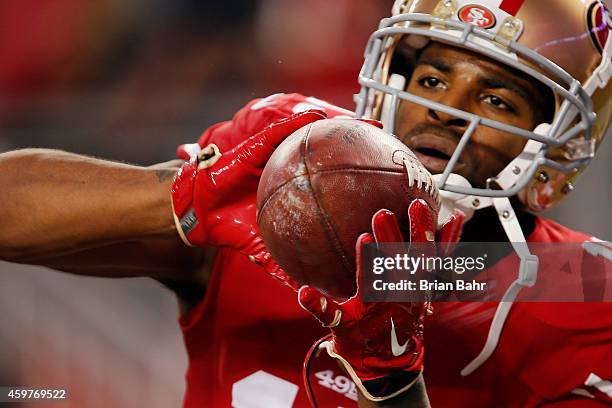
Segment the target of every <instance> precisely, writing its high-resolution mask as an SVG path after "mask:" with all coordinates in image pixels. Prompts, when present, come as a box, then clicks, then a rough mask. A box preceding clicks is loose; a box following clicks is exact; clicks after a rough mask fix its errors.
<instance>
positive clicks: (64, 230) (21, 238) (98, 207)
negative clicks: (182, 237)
mask: <svg viewBox="0 0 612 408" xmlns="http://www.w3.org/2000/svg"><path fill="white" fill-rule="evenodd" d="M177 170H178V167H176V168H160V167H155V166H154V167H151V168H146V167H138V166H132V165H127V164H123V163H117V162H112V161H106V160H100V159H95V158H91V157H87V156H81V155H77V154H73V153H67V152H63V151H58V150H48V149H24V150H17V151H13V152H8V153H3V154H0V191H2V196H3V199H2V200H0V214H1V216H0V259H3V260H8V261H14V262H22V263H37V262H36V261H37V260H39V259H42V258H48V257H51V256H58V255H63V254H69V253H73V252H77V251H83V250H85V249H90V248H95V247H102V246H108V245H111V244H116V243H119V242H126V241H137V240H143V239H149V238H168V239H171V238H174V237H176V235H177V234H176V229H175V227H174V221H173V217H172V208H171V205H170V184H171V182H172V178H173V176H174V174H175V173H176V171H177Z"/></svg>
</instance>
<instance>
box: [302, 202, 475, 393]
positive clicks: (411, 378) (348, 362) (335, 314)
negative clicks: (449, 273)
mask: <svg viewBox="0 0 612 408" xmlns="http://www.w3.org/2000/svg"><path fill="white" fill-rule="evenodd" d="M408 216H409V219H410V242H431V237H433V236H434V231H435V217H434V216H433V212H432V210H431V208H430V207H429V206H428V205H427V203H426V202H425V201H423V200H415V201H413V202H412V203H411V204H410V207H409V208H408ZM462 223H463V214H462V213H460V212H458V211H457V212H455V213H454V214H453V215H452V216H451V217H450V219H449V221H448V222H447V223H446V224H445V225H444V226H443V227H442V228H441V229H440V231H438V234H437V237H436V239H437V241H438V242H457V241H458V240H459V237H460V235H461V229H462ZM372 232H373V234H370V233H365V234H362V235H361V236H360V237H359V239H358V240H357V244H356V249H357V259H356V261H357V262H356V264H357V292H356V293H355V295H354V296H353V297H351V298H349V299H348V300H346V301H338V300H336V299H334V298H331V297H329V296H326V295H324V294H322V293H321V292H319V291H318V290H317V289H315V288H313V287H310V286H303V287H301V288H300V290H299V292H298V301H299V303H300V305H301V306H302V307H303V308H304V309H305V310H306V311H308V312H310V313H311V314H312V315H313V316H314V317H316V318H317V319H318V320H319V321H320V322H321V323H322V324H323V326H325V327H329V328H330V331H331V339H330V340H328V341H326V342H324V343H322V344H321V346H320V348H324V349H326V350H327V352H328V354H329V355H330V356H332V357H334V358H336V359H338V360H339V361H340V362H341V364H342V365H343V366H344V368H345V370H346V371H347V373H348V374H349V375H350V376H351V378H352V379H353V381H354V382H355V385H356V386H357V387H358V388H359V390H360V391H361V393H362V394H363V395H364V396H365V397H366V398H368V399H370V400H372V401H384V400H386V399H389V398H392V397H395V396H397V395H399V394H401V393H402V392H404V391H406V390H407V389H408V388H410V387H411V386H412V385H413V384H414V383H415V382H416V381H417V380H418V378H419V376H420V373H421V371H422V369H423V351H424V349H423V319H424V316H425V314H426V313H427V311H428V309H429V307H430V305H429V303H427V302H414V303H407V302H406V303H400V302H372V303H364V302H363V301H362V290H361V288H360V287H359V283H360V282H361V275H362V273H363V270H362V265H361V250H362V245H363V244H367V243H374V242H375V243H385V242H403V241H404V238H403V236H402V233H401V231H400V227H399V224H398V221H397V218H396V217H395V215H394V214H393V213H392V212H390V211H388V210H380V211H378V212H377V213H376V214H375V215H374V216H373V217H372ZM428 238H429V239H428ZM433 247H434V246H433V245H432V248H433Z"/></svg>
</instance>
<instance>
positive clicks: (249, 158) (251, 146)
mask: <svg viewBox="0 0 612 408" xmlns="http://www.w3.org/2000/svg"><path fill="white" fill-rule="evenodd" d="M326 117H327V114H326V113H325V112H324V111H322V110H307V111H304V112H300V113H295V114H293V115H291V116H289V117H288V118H286V119H283V120H280V121H278V122H275V123H273V124H271V125H268V126H266V127H265V128H264V129H263V130H262V131H261V132H259V133H257V134H256V135H255V136H253V137H251V139H249V140H248V141H247V143H245V144H244V145H242V146H241V147H240V148H239V150H238V151H237V152H236V153H237V155H238V156H239V157H240V159H241V161H243V162H244V163H245V164H246V165H249V166H250V167H253V168H256V169H263V168H264V166H265V165H266V163H267V161H268V159H269V158H270V156H271V155H272V153H273V152H274V149H275V148H276V147H277V146H278V145H279V144H281V142H282V141H283V140H285V139H286V138H287V137H288V136H289V135H291V134H292V133H293V132H295V131H296V130H298V129H300V128H302V127H304V126H306V125H307V124H309V123H312V122H315V121H317V120H321V119H325V118H326Z"/></svg>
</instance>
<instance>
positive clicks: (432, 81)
mask: <svg viewBox="0 0 612 408" xmlns="http://www.w3.org/2000/svg"><path fill="white" fill-rule="evenodd" d="M418 83H419V85H421V86H422V87H424V88H428V89H434V88H444V87H445V85H444V83H443V82H442V81H441V80H440V79H438V78H436V77H433V76H426V77H423V78H420V79H419V80H418Z"/></svg>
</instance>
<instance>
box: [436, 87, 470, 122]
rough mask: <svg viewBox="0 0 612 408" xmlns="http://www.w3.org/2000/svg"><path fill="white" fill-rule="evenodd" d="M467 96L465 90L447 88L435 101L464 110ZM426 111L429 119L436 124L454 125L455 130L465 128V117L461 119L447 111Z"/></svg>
mask: <svg viewBox="0 0 612 408" xmlns="http://www.w3.org/2000/svg"><path fill="white" fill-rule="evenodd" d="M468 97H469V96H468V94H467V93H466V92H460V90H454V91H453V90H449V91H447V92H446V93H445V95H444V97H442V98H441V99H439V100H437V102H439V103H441V104H443V105H446V106H449V107H451V108H455V109H459V110H463V111H465V110H466V109H465V104H466V100H467V98H468ZM427 113H428V117H429V120H430V121H433V122H436V124H441V125H443V126H448V127H454V128H456V129H457V130H465V129H466V128H467V125H468V121H467V120H465V119H461V118H458V117H456V116H453V115H451V114H449V113H446V112H442V111H439V110H435V109H428V112H427Z"/></svg>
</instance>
